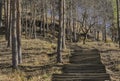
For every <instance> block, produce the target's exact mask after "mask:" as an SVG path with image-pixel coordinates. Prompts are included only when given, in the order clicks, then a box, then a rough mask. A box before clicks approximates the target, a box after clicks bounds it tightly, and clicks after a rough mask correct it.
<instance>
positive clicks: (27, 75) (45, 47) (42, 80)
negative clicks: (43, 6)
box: [0, 36, 120, 81]
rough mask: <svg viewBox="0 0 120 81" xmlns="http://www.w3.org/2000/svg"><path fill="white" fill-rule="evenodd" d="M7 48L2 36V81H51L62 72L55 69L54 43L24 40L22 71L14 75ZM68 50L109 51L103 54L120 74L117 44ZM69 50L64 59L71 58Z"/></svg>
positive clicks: (74, 45)
mask: <svg viewBox="0 0 120 81" xmlns="http://www.w3.org/2000/svg"><path fill="white" fill-rule="evenodd" d="M51 40H53V39H51ZM6 46H7V43H6V42H5V40H4V37H3V36H0V81H51V76H52V74H53V73H60V72H61V71H60V70H59V68H56V67H54V65H55V64H56V63H55V61H56V59H55V56H56V53H55V52H56V43H54V42H51V41H49V40H40V39H29V40H27V39H22V54H23V64H21V65H20V71H16V72H14V73H13V72H12V68H11V49H9V48H6ZM67 48H69V49H71V50H74V49H91V48H97V49H99V50H101V51H103V52H106V51H107V52H106V53H103V56H104V57H106V58H109V59H111V61H112V62H113V63H114V64H113V65H114V66H115V68H114V70H113V69H112V71H115V72H119V70H120V64H119V63H116V62H118V61H120V52H119V49H118V45H117V44H114V43H110V42H109V43H103V42H87V43H86V44H85V45H83V44H82V43H76V44H68V45H67ZM69 49H67V50H64V51H63V56H64V58H68V57H69V53H70V50H69ZM106 58H105V59H106ZM64 61H65V60H64ZM108 62H109V60H108ZM65 63H66V62H65ZM114 66H112V67H114ZM110 70H111V69H110ZM118 74H119V73H118Z"/></svg>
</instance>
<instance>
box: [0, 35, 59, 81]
mask: <svg viewBox="0 0 120 81" xmlns="http://www.w3.org/2000/svg"><path fill="white" fill-rule="evenodd" d="M0 39H1V40H0V81H51V75H52V73H56V72H57V73H58V72H60V71H59V70H58V68H54V67H53V66H54V65H55V63H56V59H55V55H56V53H55V52H56V44H54V43H50V42H49V41H45V40H40V39H35V40H34V39H29V40H25V39H23V40H22V54H23V64H21V65H20V71H16V72H14V73H13V72H12V68H11V58H12V54H11V49H10V48H7V47H6V46H7V43H6V42H5V39H4V38H3V37H2V36H1V37H0Z"/></svg>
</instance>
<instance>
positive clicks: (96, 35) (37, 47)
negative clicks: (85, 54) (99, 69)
mask: <svg viewBox="0 0 120 81" xmlns="http://www.w3.org/2000/svg"><path fill="white" fill-rule="evenodd" d="M119 4H120V0H0V69H1V71H0V80H1V81H8V80H9V81H50V78H51V75H52V74H53V73H59V72H60V70H59V68H57V67H55V65H56V64H57V63H60V64H64V63H68V62H69V61H68V59H69V56H70V52H71V51H72V50H74V49H83V48H88V49H91V48H97V49H99V50H101V51H102V52H103V51H104V52H106V51H107V52H106V53H109V54H103V56H104V57H105V60H107V64H106V66H107V67H108V69H109V71H110V74H111V76H112V78H113V79H114V80H116V81H117V79H118V81H119V80H120V74H119V72H120V53H119V48H120V27H119V10H120V8H119ZM113 53H114V55H113ZM42 74H43V75H42ZM1 77H5V78H3V79H5V80H2V79H1Z"/></svg>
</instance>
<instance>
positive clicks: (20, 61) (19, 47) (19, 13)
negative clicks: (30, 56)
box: [16, 0, 22, 64]
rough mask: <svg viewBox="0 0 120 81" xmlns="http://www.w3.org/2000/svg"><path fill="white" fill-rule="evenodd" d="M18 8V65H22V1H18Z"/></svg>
mask: <svg viewBox="0 0 120 81" xmlns="http://www.w3.org/2000/svg"><path fill="white" fill-rule="evenodd" d="M16 4H17V5H16V7H17V23H16V26H17V43H18V45H17V48H18V63H19V64H21V63H22V49H21V0H17V1H16Z"/></svg>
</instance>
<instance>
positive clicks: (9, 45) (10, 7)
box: [8, 0, 12, 47]
mask: <svg viewBox="0 0 120 81" xmlns="http://www.w3.org/2000/svg"><path fill="white" fill-rule="evenodd" d="M8 7H9V9H8V10H9V11H8V12H9V18H8V19H9V23H8V32H9V34H8V47H11V45H12V44H11V43H12V42H11V40H12V37H11V28H12V23H11V22H12V17H11V16H12V15H11V11H12V5H11V0H9V6H8Z"/></svg>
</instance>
